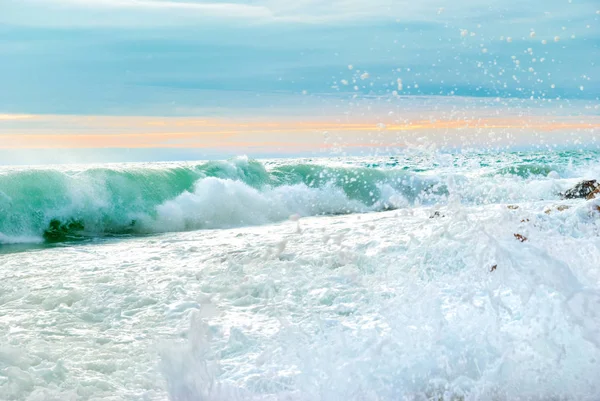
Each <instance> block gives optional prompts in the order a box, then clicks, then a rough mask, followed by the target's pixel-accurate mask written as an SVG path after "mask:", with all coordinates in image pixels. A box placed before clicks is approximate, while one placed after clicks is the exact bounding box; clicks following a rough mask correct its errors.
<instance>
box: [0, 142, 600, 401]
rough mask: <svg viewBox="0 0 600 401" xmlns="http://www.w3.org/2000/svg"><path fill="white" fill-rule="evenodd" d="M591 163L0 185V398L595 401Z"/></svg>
mask: <svg viewBox="0 0 600 401" xmlns="http://www.w3.org/2000/svg"><path fill="white" fill-rule="evenodd" d="M599 157H600V154H599V153H597V152H593V151H570V152H566V151H565V152H558V151H557V152H548V151H546V152H522V153H474V152H464V153H457V154H439V153H435V154H433V153H432V154H425V155H424V154H410V153H406V154H402V155H397V156H394V157H372V158H330V159H318V158H316V159H295V160H292V159H289V160H262V161H256V160H249V159H247V158H243V157H241V158H235V159H232V160H228V161H218V162H216V161H213V162H197V163H191V162H186V163H147V164H116V165H94V166H55V167H52V166H51V167H48V166H45V167H44V166H42V167H11V168H9V167H5V168H3V169H2V170H1V171H0V244H1V245H0V399H2V400H32V401H33V400H57V401H58V400H61V401H62V400H168V399H170V400H176V401H204V400H207V401H208V400H210V401H217V400H219V401H229V400H294V401H295V400H306V401H309V400H311V401H312V400H323V401H329V400H332V401H333V400H343V401H349V400H562V399H566V400H571V399H572V400H597V399H600V380H599V379H600V211H599V207H600V202H599V201H598V200H585V199H573V200H562V199H561V196H560V194H561V192H563V191H565V190H567V189H569V188H571V187H572V186H574V185H575V184H576V183H578V182H580V181H581V180H583V179H599V178H600V159H599Z"/></svg>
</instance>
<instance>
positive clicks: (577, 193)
mask: <svg viewBox="0 0 600 401" xmlns="http://www.w3.org/2000/svg"><path fill="white" fill-rule="evenodd" d="M598 193H600V184H598V182H597V181H596V180H586V181H582V182H580V183H579V184H577V185H575V186H574V187H573V188H571V189H569V190H567V191H565V193H563V194H561V196H562V197H563V198H564V199H579V198H588V196H590V195H592V194H598ZM594 196H595V195H594ZM588 199H590V198H588Z"/></svg>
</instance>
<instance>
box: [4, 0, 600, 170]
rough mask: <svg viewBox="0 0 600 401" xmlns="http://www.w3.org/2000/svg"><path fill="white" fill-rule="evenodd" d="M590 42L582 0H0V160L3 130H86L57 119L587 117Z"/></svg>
mask: <svg viewBox="0 0 600 401" xmlns="http://www.w3.org/2000/svg"><path fill="white" fill-rule="evenodd" d="M599 47H600V3H598V2H597V0H531V1H520V0H519V1H518V0H504V1H496V0H490V1H477V2H475V1H465V0H453V1H446V0H435V1H434V0H421V1H404V0H401V1H398V0H397V1H392V0H370V1H367V0H248V1H237V2H217V1H212V2H211V1H194V0H187V1H184V0H0V115H4V116H5V118H0V156H2V155H4V156H5V159H6V155H7V154H8V153H7V152H6V150H4V151H3V150H2V149H7V148H9V145H8V142H9V139H8V137H6V136H5V135H13V136H14V135H16V134H18V135H22V134H23V135H24V134H28V133H29V134H40V135H42V134H48V133H54V134H57V135H61V134H69V135H77V134H82V135H88V136H89V135H90V134H92V133H93V130H94V129H95V128H94V126H93V125H88V126H85V127H81V126H77V125H69V123H68V121H70V120H69V119H70V118H71V116H95V117H97V118H101V117H103V116H104V117H117V116H121V117H128V116H129V117H135V116H138V117H141V116H146V117H148V116H162V117H180V118H208V119H216V120H215V121H217V120H218V124H227V122H228V121H231V120H232V119H236V121H238V122H240V121H241V122H243V121H246V122H248V121H253V120H254V119H256V118H259V119H262V120H261V121H263V122H268V121H271V122H275V123H278V124H282V125H281V131H280V133H281V135H296V136H298V135H300V134H299V133H298V132H302V135H305V131H302V130H298V129H297V128H298V126H297V124H298V122H299V121H300V122H301V121H303V120H302V117H303V118H304V119H305V120H306V119H307V118H308V120H314V119H315V118H314V117H315V116H316V117H318V119H319V120H320V121H325V122H328V123H339V122H340V121H342V122H343V121H344V118H348V116H349V115H350V116H351V117H352V118H358V117H360V118H362V119H363V121H362V123H365V124H371V126H372V127H373V129H374V132H377V129H378V128H377V127H379V128H380V125H379V124H386V125H389V124H394V123H398V122H399V121H405V120H407V119H408V120H415V121H416V120H419V119H422V118H423V117H424V115H426V117H427V118H430V117H431V115H432V110H438V111H439V110H441V112H440V113H442V114H439V113H438V115H436V116H435V118H441V119H448V118H450V119H451V118H453V116H454V115H455V114H456V113H454V112H453V110H454V111H456V109H457V107H455V106H453V104H456V105H461V106H462V107H463V109H464V108H466V109H468V110H470V112H472V114H473V116H475V117H477V118H480V117H482V116H483V117H486V118H487V117H493V116H492V115H490V114H494V113H495V110H497V109H499V108H500V109H505V110H506V109H508V108H510V109H511V110H513V111H514V110H516V109H523V110H528V111H531V110H534V112H532V113H533V114H540V111H539V110H542V109H543V110H545V111H544V112H542V114H544V113H549V114H551V115H553V118H555V119H556V118H558V117H560V116H561V115H562V116H563V117H569V116H572V115H584V116H586V118H587V117H590V118H592V117H594V116H598V115H599V113H600V111H599V110H598V104H599V103H600V101H599V97H600V83H599V80H598V78H599V74H600V66H599V65H598V63H600V51H599ZM465 99H467V100H465ZM507 105H508V106H507ZM390 113H392V114H393V118H392V117H390ZM453 113H454V114H453ZM463 114H464V113H463ZM19 115H31V116H48V115H50V116H55V117H56V118H54V117H53V118H50V119H49V120H45V123H44V124H46V125H43V126H42V125H40V124H41V123H40V121H43V119H42V120H40V119H39V118H37V119H33V118H29V119H19V120H16V119H15V118H12V117H11V118H9V117H6V116H19ZM60 116H63V118H62V119H61V118H59V117H60ZM461 118H465V116H462V117H461ZM588 120H589V121H587V120H586V121H587V122H588V123H589V124H592V125H593V124H595V122H594V121H595V120H593V118H592V119H591V120H590V119H588ZM16 121H18V123H17V122H16ZM34 121H36V122H35V123H34ZM128 121H129V122H130V123H131V124H133V123H134V122H135V121H137V120H135V119H133V120H128ZM590 121H591V122H590ZM105 122H106V121H104V120H102V124H100V125H102V127H104V125H103V124H104V123H105ZM513 123H514V124H515V125H518V124H519V120H518V119H516V120H515V121H514V122H513ZM15 124H17V125H15ZM53 124H54V125H53ZM102 127H101V128H98V129H103V130H105V127H104V128H102ZM139 128H140V127H139V126H133V125H131V126H128V128H127V130H125V131H127V132H130V131H135V132H138V131H139ZM320 128H321V127H317V128H315V129H320ZM592 128H593V129H595V128H594V127H592ZM42 129H43V132H42V131H40V130H42ZM75 130H79V131H77V132H75ZM105 131H106V130H105ZM105 131H103V132H105ZM119 132H123V130H121V131H119ZM294 132H296V134H294ZM306 132H309V133H314V132H313V131H310V130H308V131H306ZM320 132H321V133H322V131H320ZM109 133H110V132H109ZM114 133H115V134H118V132H117V131H114ZM142 134H143V132H142ZM3 135H4V137H3ZM247 135H248V138H245V139H244V138H242V139H244V140H243V141H240V143H242V142H244V141H246V142H248V141H251V140H252V139H253V138H254V137H255V136H256V135H255V133H248V134H247ZM35 138H36V137H31V141H32V142H31V143H29V144H27V143H25V142H23V141H20V143H21V145H20V146H21V148H23V149H36V148H37V149H39V148H40V146H39V144H40V143H43V141H41V142H40V141H38V139H39V137H38V139H35ZM149 138H150V139H151V136H149ZM123 139H125V137H123ZM246 139H247V140H246ZM86 140H88V142H87V143H90V142H89V137H88V139H82V141H83V142H82V143H85V141H86ZM63 142H65V143H67V142H68V141H63ZM291 142H294V141H291ZM11 143H13V145H10V146H11V147H12V148H11V149H14V141H13V142H11ZM111 143H112V142H110V141H107V142H106V146H105V147H107V148H110V147H113V148H114V146H113V145H114V144H113V145H111ZM65 146H66V145H65ZM69 146H71V145H69ZM95 146H97V147H99V148H101V147H102V145H101V144H100V143H98V144H96V145H95ZM128 146H132V144H131V143H129V142H127V141H125V140H124V141H123V146H121V147H122V148H126V147H128ZM136 146H137V145H136ZM77 147H79V148H81V144H79V145H77ZM117 148H118V146H117ZM240 151H243V149H242V150H240ZM2 152H4V153H2ZM36 152H37V153H35V152H34V153H32V154H39V151H36ZM165 152H173V150H170V151H167V150H165ZM236 152H237V150H236ZM261 152H263V151H261ZM278 152H279V151H278V150H276V149H272V151H271V153H272V154H277V153H278ZM13 153H14V152H13ZM228 153H231V152H228ZM263 153H264V154H265V155H268V154H271V153H269V151H266V150H265V151H264V152H263ZM263 153H261V154H263ZM223 154H225V153H223ZM173 155H174V156H173V157H176V156H177V155H175V154H173ZM197 156H201V154H199V153H198V154H194V155H193V157H197ZM213 156H215V157H216V156H218V155H217V154H214V155H213ZM13 158H14V157H13Z"/></svg>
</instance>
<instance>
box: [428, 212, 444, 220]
mask: <svg viewBox="0 0 600 401" xmlns="http://www.w3.org/2000/svg"><path fill="white" fill-rule="evenodd" d="M436 217H446V216H444V215H443V214H441V213H440V212H438V211H435V212H433V213H432V214H431V215H430V216H429V218H430V219H435V218H436Z"/></svg>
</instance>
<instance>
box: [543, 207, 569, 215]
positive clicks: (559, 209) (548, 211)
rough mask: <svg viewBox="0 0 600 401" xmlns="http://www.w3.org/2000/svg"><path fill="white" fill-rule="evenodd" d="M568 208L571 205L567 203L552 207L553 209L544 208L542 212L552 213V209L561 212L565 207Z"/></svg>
mask: <svg viewBox="0 0 600 401" xmlns="http://www.w3.org/2000/svg"><path fill="white" fill-rule="evenodd" d="M570 208H571V206H568V205H558V206H556V207H554V209H553V208H550V209H546V210H544V213H546V214H550V213H552V210H557V211H559V212H563V211H565V210H567V209H570Z"/></svg>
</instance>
